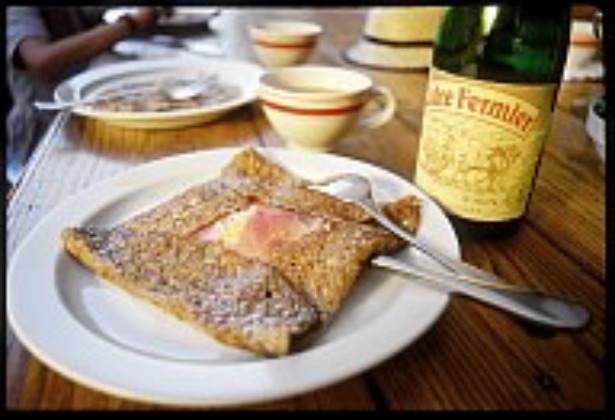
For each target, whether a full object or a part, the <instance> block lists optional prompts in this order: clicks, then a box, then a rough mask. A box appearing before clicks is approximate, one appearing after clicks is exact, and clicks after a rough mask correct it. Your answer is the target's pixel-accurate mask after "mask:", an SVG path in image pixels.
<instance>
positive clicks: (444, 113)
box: [415, 68, 556, 221]
mask: <svg viewBox="0 0 615 420" xmlns="http://www.w3.org/2000/svg"><path fill="white" fill-rule="evenodd" d="M555 88H556V86H555V84H540V85H526V84H517V83H515V84H509V83H494V82H487V81H481V80H476V79H469V78H465V77H460V76H457V75H453V74H450V73H447V72H444V71H441V70H438V69H435V68H432V69H431V71H430V76H429V84H428V87H427V95H426V100H425V108H424V115H423V127H422V132H421V139H420V144H419V153H418V158H417V166H416V173H415V182H416V183H417V185H418V186H419V187H421V188H422V189H423V190H425V191H426V192H427V193H428V194H430V195H431V196H432V197H434V198H436V199H437V200H438V201H439V202H440V203H441V204H442V205H443V207H445V208H446V209H447V210H448V211H450V212H451V213H453V214H456V215H458V216H461V217H464V218H467V219H471V220H477V221H504V220H510V219H514V218H516V217H518V216H521V215H522V214H523V212H524V210H525V206H526V201H527V199H528V195H529V193H530V190H531V187H532V179H533V177H534V171H535V169H536V165H537V164H538V159H539V156H540V153H541V151H542V147H543V143H544V141H545V139H546V137H547V134H548V130H549V125H550V124H549V122H550V118H551V102H552V100H553V95H554V92H555Z"/></svg>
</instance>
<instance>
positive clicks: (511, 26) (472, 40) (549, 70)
mask: <svg viewBox="0 0 615 420" xmlns="http://www.w3.org/2000/svg"><path fill="white" fill-rule="evenodd" d="M569 27H570V13H569V9H568V8H567V7H559V8H557V9H556V10H554V9H553V8H550V9H549V10H544V9H543V8H537V7H530V6H528V5H527V4H525V3H523V4H522V3H516V4H515V3H510V4H503V5H500V6H497V7H482V6H459V7H452V8H451V9H449V11H448V13H447V14H446V15H445V17H444V19H443V21H442V24H441V27H440V30H439V32H438V34H437V36H436V40H435V51H434V65H435V66H436V67H438V68H440V69H442V70H446V71H449V72H453V73H456V74H462V75H465V76H469V77H475V78H480V79H486V80H494V81H500V82H521V83H545V82H559V79H560V77H561V73H562V70H563V66H564V63H565V59H566V52H567V49H568V42H569Z"/></svg>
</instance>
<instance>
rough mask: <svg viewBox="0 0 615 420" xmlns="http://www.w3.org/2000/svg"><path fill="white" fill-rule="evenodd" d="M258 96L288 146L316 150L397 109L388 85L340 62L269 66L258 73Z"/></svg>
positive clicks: (328, 147)
mask: <svg viewBox="0 0 615 420" xmlns="http://www.w3.org/2000/svg"><path fill="white" fill-rule="evenodd" d="M258 97H259V101H260V103H261V105H262V108H263V112H264V113H265V115H266V117H267V118H268V120H269V122H270V124H271V126H272V127H273V129H274V130H275V131H276V132H277V133H278V134H279V135H280V137H282V139H283V140H284V141H285V142H286V144H287V145H288V146H289V147H291V148H297V149H304V150H310V151H319V152H326V151H330V150H332V149H334V148H335V146H336V145H337V143H338V142H339V141H340V140H342V139H344V138H346V137H348V136H350V135H351V134H352V133H354V132H357V131H362V130H370V129H374V128H377V127H380V126H381V125H383V124H385V123H386V122H388V121H389V120H390V119H391V118H392V117H393V115H394V114H395V108H396V100H395V97H394V96H393V94H392V93H391V91H390V90H389V89H388V88H387V87H385V86H382V85H377V84H375V83H374V82H373V81H372V79H370V78H369V77H368V76H366V75H365V74H363V73H361V72H358V71H355V70H351V69H347V68H343V67H330V66H315V65H303V66H295V67H283V68H278V69H270V70H269V71H268V72H266V73H265V74H264V75H263V76H261V79H260V85H259V89H258ZM369 104H375V105H376V106H374V107H371V106H368V105H369Z"/></svg>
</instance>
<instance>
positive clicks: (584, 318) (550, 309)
mask: <svg viewBox="0 0 615 420" xmlns="http://www.w3.org/2000/svg"><path fill="white" fill-rule="evenodd" d="M308 188H310V189H314V190H317V191H320V192H323V193H326V194H330V195H333V196H335V197H337V198H339V199H341V200H343V201H346V202H350V203H354V204H357V205H359V206H360V207H361V208H363V209H364V210H365V211H366V212H368V213H369V214H370V215H371V216H372V217H374V219H376V221H378V222H379V223H380V224H382V225H383V226H384V227H385V228H387V229H389V230H391V231H392V232H393V233H395V234H397V235H398V236H400V237H401V238H402V239H405V240H407V241H408V242H409V243H410V244H412V245H415V246H416V247H417V248H418V249H420V250H422V251H423V252H425V253H426V254H428V255H430V256H432V257H433V258H434V259H435V260H436V261H438V262H440V263H441V264H442V265H443V266H445V267H446V268H447V269H448V270H449V271H451V273H442V272H436V271H431V270H427V269H425V268H417V267H415V266H413V265H411V264H409V263H407V262H405V261H401V260H399V259H397V258H393V257H390V256H384V255H382V256H379V257H377V258H375V259H374V260H372V263H373V264H374V265H377V266H380V267H384V268H388V269H392V270H395V271H401V272H403V273H406V274H410V275H412V276H415V277H417V278H419V279H421V280H427V281H429V282H432V283H435V284H437V285H439V286H440V287H441V288H444V289H445V290H446V291H449V292H455V293H458V294H460V295H463V296H467V297H471V298H474V299H476V300H478V301H481V302H483V303H488V304H490V305H492V306H494V307H497V308H500V309H504V310H507V311H508V312H510V313H513V314H515V315H518V316H520V317H522V318H524V319H526V320H529V321H532V322H535V323H538V324H541V325H545V326H550V327H555V328H580V327H582V326H584V325H585V324H586V323H587V322H588V321H589V312H588V311H587V309H585V308H584V307H583V306H581V305H580V304H578V303H575V302H571V301H568V300H564V299H562V298H559V297H554V296H547V295H544V294H541V293H537V292H533V291H530V290H526V289H521V288H518V287H514V286H511V285H508V284H506V283H505V282H504V281H503V280H502V279H500V278H499V277H497V276H496V275H495V274H491V273H487V272H485V271H483V270H480V269H479V268H476V267H473V266H470V265H469V264H465V263H464V264H463V265H460V263H461V262H460V261H457V260H454V259H452V258H449V257H447V256H444V255H442V254H441V253H440V252H439V251H436V250H435V249H434V248H432V247H431V246H429V245H427V246H426V244H425V242H424V241H422V240H419V238H417V237H415V236H412V235H410V234H409V233H408V232H406V231H405V230H404V229H402V228H400V227H399V226H397V225H396V224H395V223H394V222H392V221H391V220H390V219H389V218H388V217H387V216H386V215H385V214H384V213H383V212H382V211H381V210H380V208H379V207H378V206H377V204H376V203H375V201H374V199H373V195H372V188H371V183H370V182H369V180H368V179H366V178H365V177H363V176H361V175H357V174H342V175H337V176H334V177H332V178H328V179H326V180H324V181H320V182H317V183H314V184H311V185H309V187H308ZM494 279H496V280H497V281H494Z"/></svg>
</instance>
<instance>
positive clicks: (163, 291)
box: [62, 149, 420, 356]
mask: <svg viewBox="0 0 615 420" xmlns="http://www.w3.org/2000/svg"><path fill="white" fill-rule="evenodd" d="M307 185H308V183H307V181H305V180H302V179H300V178H298V177H296V176H294V175H293V174H292V173H291V172H289V171H288V170H286V169H285V168H283V167H282V166H280V165H278V164H276V163H274V162H272V161H270V160H268V159H266V158H265V157H264V156H263V155H261V154H260V153H258V152H257V151H256V150H254V149H246V150H243V151H241V152H239V153H238V154H237V155H235V156H234V158H233V159H232V161H231V162H230V163H229V164H228V165H226V166H225V167H224V168H223V169H222V171H221V174H220V176H219V177H218V178H215V179H213V180H210V181H207V182H203V183H200V184H197V185H194V186H192V187H190V188H188V189H186V190H185V191H183V192H182V193H180V194H178V195H176V196H174V197H172V198H171V199H169V200H168V201H166V202H163V203H160V204H159V205H157V206H155V207H154V208H151V209H148V210H145V211H143V212H142V213H140V214H138V215H137V216H134V217H132V218H130V219H129V220H126V221H124V222H122V223H119V224H118V225H116V226H112V227H93V226H87V227H69V228H66V229H65V230H64V232H63V235H62V238H63V242H64V245H65V247H66V250H67V251H68V252H69V253H70V254H71V255H73V256H74V257H75V258H76V259H77V260H78V261H80V262H81V263H82V264H83V265H85V266H86V267H88V268H90V269H92V270H93V271H94V272H95V273H96V274H97V275H98V277H99V278H101V279H102V280H103V281H107V282H111V283H113V284H114V285H117V286H120V287H121V288H122V289H123V290H125V291H127V292H128V293H130V294H132V295H133V296H135V297H137V298H139V299H143V300H145V301H147V302H149V303H152V304H154V305H155V306H156V307H158V308H160V309H161V310H163V311H165V312H167V313H169V314H172V315H174V316H176V317H178V318H180V319H182V320H184V321H186V322H188V323H190V324H192V325H194V326H195V327H197V328H199V329H200V330H202V331H204V332H206V333H207V334H209V335H211V336H212V337H214V338H216V339H217V340H219V341H220V342H222V343H225V344H227V345H231V346H236V347H239V348H242V349H245V350H248V351H251V352H254V353H257V354H261V355H266V356H283V355H286V354H288V353H289V352H291V351H292V349H293V343H294V342H296V341H297V339H300V337H302V336H304V335H305V334H307V333H308V332H310V331H311V330H313V329H315V328H318V327H319V326H320V325H322V324H325V323H329V322H331V321H332V320H333V318H334V317H335V315H336V314H337V312H338V311H339V309H340V307H341V305H342V304H343V302H344V300H345V299H346V297H347V295H348V293H349V292H350V290H351V289H352V286H353V285H354V283H355V282H356V280H357V278H358V277H359V275H360V273H361V271H362V270H363V268H364V267H365V266H366V264H367V263H368V262H369V260H370V258H371V257H372V256H374V255H376V254H379V253H389V252H393V251H396V250H398V249H399V248H400V247H401V246H402V245H403V244H402V243H401V241H400V240H399V239H398V238H396V237H395V236H394V235H392V234H391V233H389V232H388V231H386V230H384V229H383V228H381V227H380V226H378V225H376V224H375V223H374V221H373V220H372V219H371V218H370V216H369V215H368V214H367V213H366V212H364V211H363V210H362V209H361V208H359V207H358V206H355V205H352V204H348V203H345V202H342V201H340V200H338V199H336V198H334V197H331V196H328V195H326V194H323V193H320V192H316V191H313V190H310V189H308V188H307ZM386 208H387V209H388V211H389V212H390V214H391V215H392V216H393V217H395V218H396V219H397V220H400V219H403V220H405V221H406V224H405V226H406V227H407V228H409V229H410V230H412V229H415V228H416V226H417V225H418V222H419V215H420V201H418V200H417V199H416V198H414V197H405V198H404V199H402V200H399V201H397V202H396V203H390V204H389V205H387V206H386Z"/></svg>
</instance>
